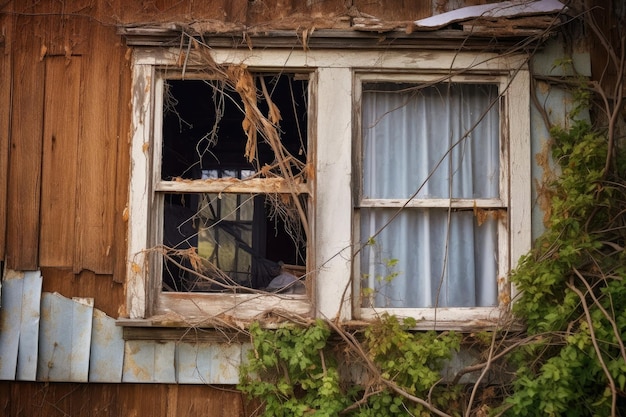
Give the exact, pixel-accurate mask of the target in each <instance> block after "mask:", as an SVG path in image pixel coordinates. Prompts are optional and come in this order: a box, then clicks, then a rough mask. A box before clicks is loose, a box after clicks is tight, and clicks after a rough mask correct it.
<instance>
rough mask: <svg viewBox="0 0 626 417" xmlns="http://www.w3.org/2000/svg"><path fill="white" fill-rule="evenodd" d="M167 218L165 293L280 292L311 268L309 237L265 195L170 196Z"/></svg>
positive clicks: (166, 207)
mask: <svg viewBox="0 0 626 417" xmlns="http://www.w3.org/2000/svg"><path fill="white" fill-rule="evenodd" d="M163 212H164V218H163V244H164V246H165V253H164V261H163V290H164V291H178V292H189V291H200V292H249V291H251V290H253V289H268V288H271V289H272V290H281V289H282V288H281V287H278V288H274V286H273V284H272V282H276V281H274V280H275V279H278V280H279V281H280V282H283V283H289V282H291V281H293V280H296V279H297V278H298V277H299V276H300V274H299V273H298V272H296V271H302V270H303V269H304V266H305V265H306V263H305V261H306V241H305V239H304V233H298V230H300V229H301V228H298V226H299V225H293V224H291V225H288V226H285V222H284V221H283V220H282V219H281V218H279V217H277V216H276V215H273V214H272V213H276V211H275V210H272V206H271V204H270V203H269V200H268V199H266V197H265V196H264V195H253V194H227V193H223V194H220V195H218V194H211V193H207V194H184V195H176V194H173V195H167V196H165V203H164V210H163ZM300 231H301V230H300ZM278 277H280V278H278ZM282 285H283V286H284V284H282ZM295 287H298V289H299V290H301V289H303V288H304V285H301V286H300V285H295V286H294V285H292V286H290V287H289V291H290V292H296V288H295Z"/></svg>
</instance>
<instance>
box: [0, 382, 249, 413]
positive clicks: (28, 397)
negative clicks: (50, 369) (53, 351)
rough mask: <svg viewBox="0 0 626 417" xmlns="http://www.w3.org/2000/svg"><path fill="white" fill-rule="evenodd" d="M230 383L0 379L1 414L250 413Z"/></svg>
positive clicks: (247, 405)
mask: <svg viewBox="0 0 626 417" xmlns="http://www.w3.org/2000/svg"><path fill="white" fill-rule="evenodd" d="M255 409H256V406H255V405H254V404H247V403H246V401H245V400H243V399H242V398H241V396H240V395H239V394H238V393H237V392H236V391H234V390H233V389H232V387H229V386H215V387H212V386H206V385H174V384H169V385H166V384H158V385H155V384H76V383H54V384H52V383H51V384H41V383H30V382H13V383H8V382H0V414H1V415H3V416H32V417H35V416H45V417H67V416H72V417H78V416H80V417H96V416H98V417H101V416H111V417H114V416H115V417H117V416H127V417H141V416H150V417H172V416H211V417H252V416H254V415H256V413H255Z"/></svg>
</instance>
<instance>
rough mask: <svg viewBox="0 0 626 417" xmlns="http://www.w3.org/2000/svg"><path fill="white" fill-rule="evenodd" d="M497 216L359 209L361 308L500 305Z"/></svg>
mask: <svg viewBox="0 0 626 417" xmlns="http://www.w3.org/2000/svg"><path fill="white" fill-rule="evenodd" d="M499 213H501V212H500V211H493V212H490V213H489V214H488V215H487V216H486V219H484V222H482V223H479V222H478V219H477V218H476V217H475V216H474V213H473V212H472V211H456V212H450V213H448V211H447V210H446V209H405V210H403V211H401V212H400V213H399V214H398V212H397V209H395V208H393V209H388V208H387V209H380V208H377V209H361V242H362V244H363V245H364V246H363V248H362V250H361V252H360V260H361V280H362V281H361V282H362V291H363V294H362V295H363V306H364V307H379V308H384V307H387V308H401V307H414V308H419V307H489V306H496V305H498V296H497V272H498V263H497V259H498V252H497V251H498V226H497V223H498V222H497V217H498V216H499ZM379 230H382V231H381V232H380V233H379V234H378V235H376V236H375V237H373V238H372V237H371V236H374V235H375V234H376V232H377V231H379Z"/></svg>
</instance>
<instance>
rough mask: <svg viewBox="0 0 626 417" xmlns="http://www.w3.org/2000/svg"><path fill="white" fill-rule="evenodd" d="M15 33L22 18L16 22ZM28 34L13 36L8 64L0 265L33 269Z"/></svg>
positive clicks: (35, 47) (32, 87)
mask: <svg viewBox="0 0 626 417" xmlns="http://www.w3.org/2000/svg"><path fill="white" fill-rule="evenodd" d="M16 21H17V23H16V29H18V30H19V28H22V27H27V22H29V21H30V20H28V19H27V18H18V19H16ZM26 32H28V31H23V32H19V33H18V32H16V35H17V36H16V39H15V44H14V45H15V47H14V49H13V51H14V61H13V75H12V78H13V80H14V82H13V94H12V103H11V108H12V113H11V139H10V149H9V164H8V166H9V182H8V188H7V196H8V198H7V201H8V207H7V209H8V210H7V243H6V245H7V248H6V261H7V266H8V268H10V269H14V270H20V271H29V270H30V271H32V270H35V269H37V261H38V251H39V203H40V195H41V193H40V184H41V147H42V145H41V137H42V133H43V132H42V122H43V97H44V95H43V83H44V64H43V63H42V62H41V61H40V59H39V51H40V48H39V46H40V45H39V44H38V43H37V42H36V38H34V37H33V36H32V34H31V35H30V36H29V34H28V33H26Z"/></svg>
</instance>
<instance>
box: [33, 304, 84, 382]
mask: <svg viewBox="0 0 626 417" xmlns="http://www.w3.org/2000/svg"><path fill="white" fill-rule="evenodd" d="M92 317H93V300H92V299H74V300H70V299H67V298H65V297H63V296H61V295H59V294H50V293H44V295H43V297H42V302H41V330H40V332H41V333H40V337H39V360H38V366H37V379H38V380H40V381H64V382H69V381H73V382H87V381H88V373H89V352H90V344H91V326H92V321H93V319H92Z"/></svg>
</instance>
